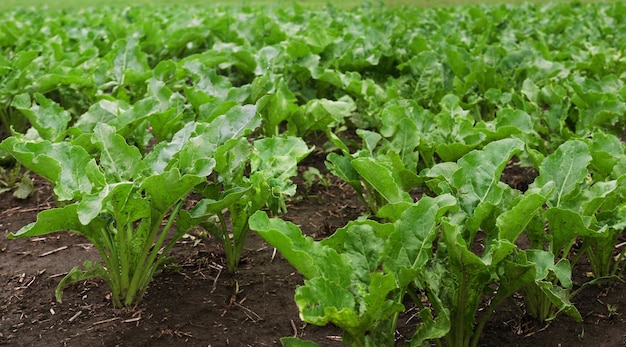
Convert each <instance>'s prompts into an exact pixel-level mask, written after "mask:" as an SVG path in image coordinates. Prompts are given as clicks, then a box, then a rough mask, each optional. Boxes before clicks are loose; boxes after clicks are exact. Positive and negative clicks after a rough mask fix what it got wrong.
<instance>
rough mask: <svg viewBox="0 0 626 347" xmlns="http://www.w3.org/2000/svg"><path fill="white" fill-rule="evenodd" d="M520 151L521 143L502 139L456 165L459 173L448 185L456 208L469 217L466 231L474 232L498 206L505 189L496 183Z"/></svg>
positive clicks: (515, 140) (522, 147)
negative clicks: (452, 187) (457, 199)
mask: <svg viewBox="0 0 626 347" xmlns="http://www.w3.org/2000/svg"><path fill="white" fill-rule="evenodd" d="M523 149H524V143H523V142H522V141H521V140H518V139H513V138H510V139H503V140H499V141H495V142H491V143H489V144H488V145H486V146H485V147H484V148H483V149H482V150H476V151H472V152H471V153H468V154H467V155H465V156H463V158H461V159H460V160H459V161H458V165H459V170H458V171H457V172H455V173H454V175H453V176H452V179H451V184H452V185H453V186H454V187H456V189H457V194H458V198H459V205H460V206H461V208H462V209H463V210H464V211H465V212H466V213H467V214H468V215H469V216H470V221H469V222H468V225H467V228H468V229H469V230H470V231H476V230H477V229H478V228H479V227H480V224H481V223H482V221H483V219H484V218H486V217H487V215H488V214H489V213H490V212H491V209H492V208H493V207H494V206H496V205H499V204H500V202H501V200H502V195H503V193H504V189H506V188H507V187H508V186H506V185H504V184H502V183H500V175H501V174H502V171H503V170H504V167H505V166H506V164H507V163H508V161H509V160H510V159H511V158H512V157H513V155H515V154H516V153H519V152H521V151H522V150H523Z"/></svg>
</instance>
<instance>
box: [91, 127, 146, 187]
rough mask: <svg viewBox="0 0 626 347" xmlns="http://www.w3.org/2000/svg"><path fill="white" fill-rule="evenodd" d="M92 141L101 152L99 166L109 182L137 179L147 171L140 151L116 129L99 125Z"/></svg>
mask: <svg viewBox="0 0 626 347" xmlns="http://www.w3.org/2000/svg"><path fill="white" fill-rule="evenodd" d="M91 141H92V142H93V143H94V144H95V145H96V146H97V147H98V149H99V150H100V162H99V164H100V167H101V168H102V170H103V172H104V176H105V179H106V180H107V182H110V183H114V182H121V181H125V180H134V179H137V178H139V177H140V175H141V173H142V171H143V170H144V169H145V164H144V163H143V162H142V157H141V153H139V149H138V148H137V147H135V146H130V145H128V144H127V143H126V140H124V138H123V137H122V136H121V135H119V134H117V133H116V130H115V128H114V127H112V126H110V125H107V124H105V123H98V124H97V125H96V127H95V128H94V134H93V136H92V140H91Z"/></svg>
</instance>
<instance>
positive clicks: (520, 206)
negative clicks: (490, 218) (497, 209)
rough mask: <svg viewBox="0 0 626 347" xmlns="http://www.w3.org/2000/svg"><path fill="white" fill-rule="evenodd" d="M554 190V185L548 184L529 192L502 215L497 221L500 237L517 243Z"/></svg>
mask: <svg viewBox="0 0 626 347" xmlns="http://www.w3.org/2000/svg"><path fill="white" fill-rule="evenodd" d="M553 188H554V185H553V184H546V185H545V186H543V187H542V188H541V189H530V190H527V191H526V193H524V195H523V196H522V197H521V198H520V199H519V201H517V203H515V205H514V206H513V207H511V208H510V209H508V210H506V211H504V212H503V213H502V214H500V215H499V216H498V217H497V219H496V226H497V227H498V230H499V237H500V238H502V239H506V240H509V241H511V242H515V241H516V240H517V238H518V237H519V235H520V234H521V233H522V232H523V231H524V229H525V228H526V226H527V225H528V223H530V221H531V219H532V218H533V216H534V215H536V214H537V213H538V212H539V211H540V210H541V208H542V207H543V204H544V203H545V202H546V200H547V199H548V196H549V195H550V194H551V193H552V190H553Z"/></svg>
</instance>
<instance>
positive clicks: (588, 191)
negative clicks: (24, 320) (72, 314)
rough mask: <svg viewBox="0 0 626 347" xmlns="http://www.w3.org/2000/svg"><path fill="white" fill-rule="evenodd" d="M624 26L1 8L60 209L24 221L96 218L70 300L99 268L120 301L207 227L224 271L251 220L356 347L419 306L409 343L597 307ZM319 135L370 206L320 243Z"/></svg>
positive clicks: (618, 215)
mask: <svg viewBox="0 0 626 347" xmlns="http://www.w3.org/2000/svg"><path fill="white" fill-rule="evenodd" d="M624 26H626V6H625V5H624V4H623V3H620V2H617V3H611V4H592V5H582V4H579V3H568V4H548V5H541V6H539V5H530V4H525V5H515V6H505V5H501V6H491V7H488V6H472V7H455V8H433V9H420V8H403V9H391V8H385V7H381V6H380V5H372V4H366V5H364V6H363V7H361V8H357V9H353V10H339V9H337V8H334V7H332V6H328V7H326V8H324V9H308V8H303V7H298V6H293V7H290V8H271V7H263V8H261V7H216V8H211V9H199V8H189V7H170V8H166V9H165V8H146V7H141V8H139V7H129V8H126V9H122V10H116V9H101V8H100V9H88V10H81V11H77V12H55V13H52V12H46V11H40V10H37V9H19V10H14V11H11V12H8V13H4V14H2V15H0V52H1V53H0V77H1V78H0V106H1V107H0V118H1V120H2V123H3V125H4V130H5V132H6V133H7V134H11V136H9V137H7V138H6V139H4V140H3V141H2V143H1V144H0V151H2V153H1V154H2V155H3V156H4V157H5V158H4V159H5V160H4V163H5V165H11V161H13V163H12V164H13V165H15V166H14V169H10V170H13V171H11V172H19V171H20V167H22V166H23V167H24V168H25V169H27V170H29V171H30V172H32V173H35V174H38V175H40V176H41V177H43V178H45V179H47V180H48V181H49V182H51V184H52V187H53V192H54V194H55V198H56V205H57V206H56V207H55V208H53V209H50V210H47V211H42V212H41V213H39V215H38V217H37V221H36V222H33V223H31V224H29V225H27V226H25V227H24V228H22V229H20V230H19V231H18V232H16V233H15V234H12V235H10V237H29V236H39V235H44V234H48V233H52V232H58V231H64V230H70V231H73V232H76V233H78V234H81V235H83V236H85V237H86V238H87V239H88V240H89V241H90V242H92V243H93V244H94V245H95V247H96V248H97V249H98V251H99V253H100V255H101V257H102V263H100V262H85V263H84V264H83V266H82V267H76V268H74V269H73V270H72V271H70V273H69V274H68V275H67V276H66V277H65V278H64V279H63V280H62V281H61V282H60V283H59V286H58V287H57V293H56V294H57V299H58V300H59V301H60V300H61V299H62V291H63V288H65V286H67V285H68V284H70V283H73V282H76V281H81V280H84V279H86V278H90V277H100V278H102V279H103V280H105V281H106V282H107V283H108V285H109V286H110V288H111V291H112V296H111V297H112V300H113V304H114V305H115V306H116V307H122V306H132V305H136V304H137V303H139V302H140V301H141V299H142V297H143V295H144V293H145V291H146V288H147V287H148V285H149V283H150V281H151V280H152V278H153V276H154V275H155V273H157V272H158V271H160V270H161V269H162V268H163V265H164V264H166V263H167V262H168V261H169V260H170V257H169V256H168V254H169V251H170V250H171V249H172V247H174V245H175V244H176V242H177V241H178V240H180V238H182V237H183V236H184V235H185V234H186V233H188V232H190V231H191V230H194V229H196V228H202V229H204V230H206V231H208V232H210V233H211V234H213V235H214V236H215V237H216V239H217V240H219V242H220V243H221V244H222V245H223V249H224V253H225V258H226V261H227V264H226V265H227V267H228V269H229V270H230V271H232V272H235V271H236V269H237V266H238V262H239V259H240V257H241V255H242V250H243V244H244V242H245V239H246V237H247V235H248V233H249V232H250V231H251V230H253V231H255V232H257V233H259V234H260V235H261V236H262V237H263V238H265V239H266V240H267V242H268V243H270V244H271V245H273V246H274V247H276V248H277V249H278V251H280V252H281V253H282V254H283V255H284V256H285V258H287V260H288V261H289V262H290V263H292V264H293V265H294V267H295V268H296V269H297V270H298V271H299V272H301V273H302V275H303V276H304V277H305V278H306V281H305V283H304V285H303V286H301V287H299V288H298V289H297V290H296V293H295V301H296V303H297V305H298V307H299V309H300V314H301V318H302V319H303V320H304V321H306V322H308V323H311V324H316V325H324V324H328V323H332V324H335V325H336V326H338V327H340V328H342V329H343V331H344V332H345V333H344V342H345V343H346V344H352V345H354V346H390V345H393V344H394V338H395V336H394V332H395V330H396V324H397V320H398V315H399V314H400V312H402V311H404V310H405V305H406V304H407V301H408V302H410V304H411V305H415V306H417V307H419V308H420V314H419V317H420V323H419V324H418V325H417V327H416V330H415V332H414V334H413V336H412V337H411V339H410V340H409V341H406V344H407V345H411V346H421V345H428V344H430V343H431V342H432V343H435V344H437V345H448V346H476V345H478V341H479V339H480V336H481V333H482V327H483V326H484V324H485V322H486V321H487V320H488V319H489V318H490V315H491V313H492V312H493V310H494V309H495V308H496V307H497V306H498V305H499V304H501V303H502V302H503V301H504V300H506V299H507V298H510V297H511V296H513V295H514V294H516V293H519V294H521V295H523V297H524V300H525V305H526V307H527V312H528V313H529V314H530V315H531V316H533V317H535V318H536V319H539V320H551V319H553V318H554V317H556V315H557V314H559V313H561V312H563V313H565V314H568V315H570V316H572V317H573V318H574V319H576V320H582V317H581V315H580V313H579V312H578V311H577V310H576V307H575V306H574V305H572V303H571V299H572V297H573V296H574V295H575V294H576V292H577V291H578V290H580V289H581V288H583V287H584V286H586V285H590V284H595V283H597V282H600V281H603V280H607V279H614V280H620V278H621V277H622V271H623V268H624V256H625V254H624V252H626V249H621V250H620V249H617V250H616V244H617V242H618V239H619V238H620V236H622V235H623V233H624V230H625V229H626V203H625V201H626V145H625V144H624V137H626V133H625V132H624V129H625V128H626V104H625V103H624V98H625V97H626V86H625V85H624V81H623V76H624V74H625V73H626V65H625V64H624V58H623V57H622V56H621V53H620V52H621V51H623V49H624V48H626V36H625V33H626V30H624V29H625V28H624ZM320 138H323V140H325V141H326V143H325V144H324V146H323V148H322V149H323V150H325V151H326V152H327V157H326V165H327V167H328V170H329V171H330V172H331V173H332V174H334V175H335V176H337V177H339V178H340V179H342V180H344V181H345V182H347V183H348V184H349V185H350V186H351V187H352V188H353V189H354V190H355V191H356V193H357V194H358V195H359V196H360V197H361V198H362V200H363V203H364V205H365V206H366V207H367V214H365V215H363V216H362V217H361V218H359V219H358V220H355V221H352V222H350V223H348V224H347V225H346V226H345V227H343V228H340V229H338V230H337V231H336V232H335V233H334V234H333V235H332V236H330V237H328V238H326V239H323V240H317V241H316V240H313V239H311V238H309V237H305V236H304V235H303V233H302V231H301V230H300V229H299V228H298V227H297V226H295V225H293V224H291V223H289V222H285V221H283V220H281V219H280V218H278V217H277V216H278V215H279V214H280V213H281V212H284V211H285V210H286V206H287V204H286V202H287V201H288V199H289V197H290V196H293V195H294V194H295V193H296V186H295V185H294V184H293V182H292V180H291V179H292V178H293V177H294V176H296V174H297V170H296V168H297V165H298V163H299V162H300V160H302V159H303V158H304V157H306V156H307V155H308V154H309V153H310V152H311V151H312V149H313V146H312V144H310V143H307V142H308V140H310V139H315V140H316V142H317V143H320V141H319V139H320ZM322 142H323V141H322ZM507 165H518V166H524V167H527V168H534V170H536V172H537V173H538V175H537V176H536V177H535V178H534V181H533V182H532V184H530V186H529V187H528V189H524V190H520V189H516V188H513V187H511V186H509V185H507V184H505V183H504V182H502V181H501V176H502V173H503V171H504V170H505V168H506V167H507ZM15 168H17V170H16V169H15ZM16 175H17V174H13V175H12V176H14V177H17V176H16ZM26 181H28V180H26ZM11 182H12V183H11V184H7V185H10V186H12V187H13V186H15V182H16V181H15V180H13V181H11ZM192 195H194V196H197V197H200V199H194V201H195V200H198V201H197V202H196V203H193V204H190V202H191V201H192V200H190V199H189V197H190V196H192ZM268 213H269V214H270V215H269V216H268ZM581 259H586V260H588V261H589V262H590V265H591V268H592V271H593V279H591V280H590V281H589V282H587V283H574V281H573V280H572V272H573V270H574V268H575V267H576V265H577V264H578V263H579V262H581V261H582V260H581ZM483 308H484V310H483V313H481V314H479V313H478V312H479V309H481V310H482V309H483ZM282 341H283V344H284V345H285V346H313V345H315V342H312V341H301V340H298V339H296V338H285V339H283V340H282Z"/></svg>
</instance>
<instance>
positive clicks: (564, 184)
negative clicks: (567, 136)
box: [533, 140, 592, 207]
mask: <svg viewBox="0 0 626 347" xmlns="http://www.w3.org/2000/svg"><path fill="white" fill-rule="evenodd" d="M591 159H592V157H591V155H590V154H589V147H588V146H587V144H585V143H584V142H582V141H578V140H572V141H567V142H565V143H563V144H562V145H561V146H559V148H558V149H557V150H556V151H555V152H554V153H552V154H551V155H549V156H547V157H546V158H545V159H544V160H543V162H542V163H541V166H540V167H539V176H538V177H537V178H536V179H535V182H534V183H533V186H536V187H543V186H544V185H546V184H547V183H548V182H550V181H553V182H554V191H553V192H552V195H551V196H550V197H549V199H548V205H549V206H551V207H559V206H561V204H562V203H564V202H565V201H566V200H567V198H568V196H569V195H570V194H571V193H573V192H575V190H576V188H577V187H578V186H579V185H580V184H581V183H582V182H583V181H584V180H585V178H586V177H587V174H588V172H587V166H588V165H589V163H590V162H591Z"/></svg>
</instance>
